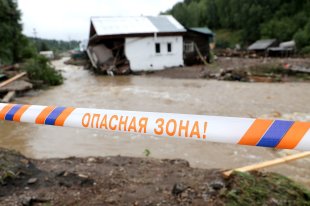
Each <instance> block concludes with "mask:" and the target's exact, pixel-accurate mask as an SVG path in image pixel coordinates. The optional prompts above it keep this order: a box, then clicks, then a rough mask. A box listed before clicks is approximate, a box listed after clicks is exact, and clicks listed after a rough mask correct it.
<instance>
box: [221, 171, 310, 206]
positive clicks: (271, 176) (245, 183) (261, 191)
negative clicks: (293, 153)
mask: <svg viewBox="0 0 310 206" xmlns="http://www.w3.org/2000/svg"><path fill="white" fill-rule="evenodd" d="M226 188H227V190H225V192H223V194H222V195H223V198H224V199H225V202H226V203H227V205H232V206H234V205H236V206H237V205H310V192H309V191H308V190H307V189H305V188H304V187H302V186H301V185H299V184H297V183H296V182H294V181H292V180H290V179H289V178H287V177H284V176H282V175H279V174H276V173H260V172H254V173H239V172H238V173H234V174H233V176H232V177H231V179H229V180H228V183H227V186H226Z"/></svg>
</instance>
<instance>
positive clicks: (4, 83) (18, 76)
mask: <svg viewBox="0 0 310 206" xmlns="http://www.w3.org/2000/svg"><path fill="white" fill-rule="evenodd" d="M26 74H27V73H26V72H22V73H20V74H18V75H16V76H14V77H12V78H11V79H8V80H6V81H4V82H2V83H0V88H2V87H4V86H6V85H8V84H10V83H12V82H14V81H15V80H17V79H19V78H21V77H23V76H25V75H26Z"/></svg>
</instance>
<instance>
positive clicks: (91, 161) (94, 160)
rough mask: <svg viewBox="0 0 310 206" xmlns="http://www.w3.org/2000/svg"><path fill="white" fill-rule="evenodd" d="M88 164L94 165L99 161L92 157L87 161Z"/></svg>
mask: <svg viewBox="0 0 310 206" xmlns="http://www.w3.org/2000/svg"><path fill="white" fill-rule="evenodd" d="M87 162H88V163H94V162H97V160H96V158H94V157H90V158H88V159H87Z"/></svg>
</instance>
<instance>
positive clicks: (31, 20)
mask: <svg viewBox="0 0 310 206" xmlns="http://www.w3.org/2000/svg"><path fill="white" fill-rule="evenodd" d="M180 1H182V0H18V4H19V9H20V10H21V11H22V23H23V26H24V33H25V34H26V35H27V36H34V32H33V30H34V28H35V29H36V31H37V36H38V37H41V38H48V39H63V40H68V39H74V40H83V39H85V38H87V36H88V32H89V24H90V17H91V16H140V15H158V14H159V13H160V12H161V11H166V10H167V9H169V8H171V7H172V6H173V5H174V4H175V3H176V2H180Z"/></svg>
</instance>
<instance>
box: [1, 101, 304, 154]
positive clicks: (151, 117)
mask: <svg viewBox="0 0 310 206" xmlns="http://www.w3.org/2000/svg"><path fill="white" fill-rule="evenodd" d="M0 120H7V121H15V122H28V123H35V124H46V125H54V126H65V127H81V128H94V129H103V130H110V131H120V132H130V133H141V134H149V135H156V136H166V137H176V138H187V139H195V140H202V141H213V142H223V143H232V144H240V145H251V146H261V147H272V148H279V149H297V150H310V130H309V128H310V122H295V121H287V120H265V119H250V118H234V117H217V116H204V115H187V114H171V113H153V112H135V111H120V110H104V109H86V108H73V107H56V106H35V105H21V104H2V103H0Z"/></svg>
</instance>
